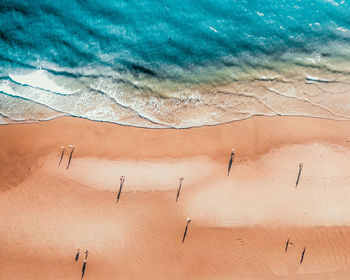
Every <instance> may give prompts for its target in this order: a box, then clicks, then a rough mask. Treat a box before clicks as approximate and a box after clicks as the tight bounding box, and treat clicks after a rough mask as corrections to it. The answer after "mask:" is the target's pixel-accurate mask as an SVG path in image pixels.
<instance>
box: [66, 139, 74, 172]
mask: <svg viewBox="0 0 350 280" xmlns="http://www.w3.org/2000/svg"><path fill="white" fill-rule="evenodd" d="M68 148H71V151H70V155H69V160H68V164H67V169H68V168H69V166H70V162H71V160H72V155H73V152H74V146H73V145H69V146H68Z"/></svg>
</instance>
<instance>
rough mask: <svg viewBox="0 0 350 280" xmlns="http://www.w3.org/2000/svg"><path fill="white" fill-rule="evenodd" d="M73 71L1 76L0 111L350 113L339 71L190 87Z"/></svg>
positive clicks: (126, 118) (195, 119)
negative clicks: (55, 73)
mask: <svg viewBox="0 0 350 280" xmlns="http://www.w3.org/2000/svg"><path fill="white" fill-rule="evenodd" d="M275 67H276V68H277V69H278V67H279V66H278V65H276V66H275ZM68 70H69V69H68ZM73 70H74V71H76V72H74V71H73ZM73 70H72V71H70V72H69V71H67V73H72V74H73V72H74V74H73V75H74V76H77V77H78V78H74V79H73V78H71V77H70V75H67V76H63V75H53V74H51V72H50V73H48V72H47V71H44V70H37V71H34V72H32V73H29V74H26V75H23V74H11V75H10V77H11V79H7V80H6V79H3V80H1V81H0V91H1V92H2V94H1V93H0V97H2V99H1V100H0V101H1V103H0V114H3V115H4V116H5V117H8V118H10V119H12V120H15V121H36V120H46V119H52V118H54V117H58V116H62V115H71V116H77V117H81V118H87V119H90V120H95V121H105V122H112V123H117V124H122V125H133V126H141V127H151V128H168V127H174V128H186V127H193V126H202V125H215V124H220V123H225V122H229V121H235V120H241V119H245V118H248V117H251V116H256V115H264V116H276V115H282V116H284V115H286V116H289V115H291V116H310V117H317V118H329V119H336V120H347V119H350V108H349V105H348V104H350V95H349V94H348V92H349V91H350V84H349V83H347V82H346V81H347V79H346V76H344V77H343V76H342V75H341V74H334V73H332V75H331V76H330V75H328V76H327V75H324V73H323V72H320V71H316V70H315V71H313V72H309V73H306V74H305V76H302V75H300V72H301V71H300V69H298V71H294V72H293V71H292V70H290V72H285V73H283V71H286V70H283V71H279V72H277V73H276V72H269V71H264V72H261V71H260V72H258V71H256V70H254V69H252V70H249V71H248V73H249V75H250V76H249V75H248V74H244V75H243V76H242V77H243V78H242V79H240V80H239V81H237V82H231V83H226V84H223V85H221V84H220V83H219V84H210V83H207V84H198V85H195V84H189V85H187V84H181V83H180V84H175V83H174V82H172V81H168V80H166V81H162V80H158V79H156V78H153V77H151V78H147V77H141V78H140V77H135V76H133V75H129V74H123V75H122V74H120V73H118V72H115V71H111V70H110V69H82V70H81V71H80V72H79V70H77V69H73ZM57 71H60V72H64V71H62V69H57ZM220 71H221V72H222V73H223V75H226V74H227V73H226V72H225V71H228V70H225V69H220ZM87 73H89V74H87ZM101 73H108V76H104V75H103V74H101ZM284 74H285V75H284ZM89 75H90V76H89ZM298 75H299V76H298ZM41 77H43V81H42V80H41ZM249 77H250V78H249ZM286 77H288V79H287V78H286ZM32 78H33V80H31V79H32ZM201 79H202V78H201ZM47 80H49V82H50V83H49V82H47ZM44 88H45V89H44ZM67 89H68V90H67ZM54 91H55V93H54ZM72 93H74V94H72ZM5 99H6V102H5ZM4 122H7V120H4V119H3V120H2V123H4Z"/></svg>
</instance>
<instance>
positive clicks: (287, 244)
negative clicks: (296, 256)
mask: <svg viewBox="0 0 350 280" xmlns="http://www.w3.org/2000/svg"><path fill="white" fill-rule="evenodd" d="M288 246H289V238H288V240H287V242H286V248H285V249H284V252H285V253H287V250H288Z"/></svg>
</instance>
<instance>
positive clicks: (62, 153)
mask: <svg viewBox="0 0 350 280" xmlns="http://www.w3.org/2000/svg"><path fill="white" fill-rule="evenodd" d="M61 149H62V152H61V158H60V162H59V164H58V166H60V165H61V162H62V159H63V156H64V152H65V151H66V147H65V146H61Z"/></svg>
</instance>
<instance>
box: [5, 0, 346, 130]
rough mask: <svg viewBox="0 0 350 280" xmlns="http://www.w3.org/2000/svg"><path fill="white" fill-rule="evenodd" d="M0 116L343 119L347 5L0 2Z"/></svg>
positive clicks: (181, 121)
mask: <svg viewBox="0 0 350 280" xmlns="http://www.w3.org/2000/svg"><path fill="white" fill-rule="evenodd" d="M0 13H1V17H0V26H1V28H0V73H1V77H0V123H9V122H18V121H20V122H26V121H36V120H46V119H52V118H55V117H59V116H63V115H71V116H77V117H82V118H88V119H91V120H96V121H108V122H114V123H119V124H125V125H135V126H145V127H157V128H162V127H177V128H183V127H192V126H200V125H206V124H209V125H211V124H218V123H223V122H228V121H233V120H239V119H243V118H247V117H251V116H254V115H268V116H274V115H296V116H297V115H303V116H312V117H321V118H331V119H339V120H343V119H349V118H350V105H349V104H350V94H349V90H350V79H349V73H350V66H349V65H350V64H349V62H350V48H349V46H350V17H349V16H348V15H349V13H350V4H349V1H340V0H338V1H335V0H330V1H326V0H324V1H295V0H294V1H276V0H273V1H268V2H266V1H226V0H225V1H212V0H210V1H181V3H176V2H174V1H168V0H166V1H150V0H142V1H56V2H54V1H43V0H40V1H35V3H34V4H33V3H29V2H28V3H23V1H14V0H13V1H2V2H1V3H0Z"/></svg>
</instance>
